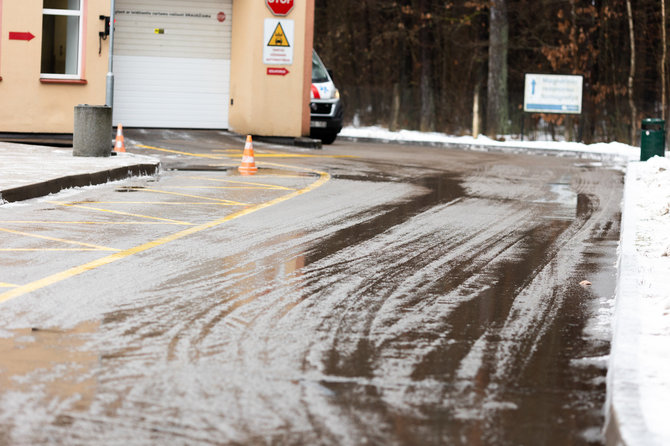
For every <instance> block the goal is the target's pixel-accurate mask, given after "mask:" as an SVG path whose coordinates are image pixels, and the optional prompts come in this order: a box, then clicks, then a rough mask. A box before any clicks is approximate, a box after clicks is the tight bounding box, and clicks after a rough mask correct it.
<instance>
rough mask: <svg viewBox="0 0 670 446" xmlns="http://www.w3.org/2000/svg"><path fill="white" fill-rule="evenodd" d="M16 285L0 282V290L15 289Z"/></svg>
mask: <svg viewBox="0 0 670 446" xmlns="http://www.w3.org/2000/svg"><path fill="white" fill-rule="evenodd" d="M16 287H18V285H14V284H12V283H5V282H0V288H16Z"/></svg>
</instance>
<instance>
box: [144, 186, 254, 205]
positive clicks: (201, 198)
mask: <svg viewBox="0 0 670 446" xmlns="http://www.w3.org/2000/svg"><path fill="white" fill-rule="evenodd" d="M142 190H143V191H146V192H154V193H156V194H166V195H176V196H178V197H188V198H198V199H200V200H206V201H212V202H215V203H224V204H229V205H232V206H248V205H249V203H240V202H239V201H232V200H223V199H221V198H210V197H201V196H200V195H190V194H179V193H177V192H168V191H165V190H158V189H142Z"/></svg>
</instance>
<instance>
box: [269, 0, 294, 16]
mask: <svg viewBox="0 0 670 446" xmlns="http://www.w3.org/2000/svg"><path fill="white" fill-rule="evenodd" d="M265 4H266V5H268V8H270V11H272V13H273V14H274V15H280V16H284V15H288V13H289V12H291V10H292V9H293V0H265Z"/></svg>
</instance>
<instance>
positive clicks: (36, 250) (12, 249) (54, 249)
mask: <svg viewBox="0 0 670 446" xmlns="http://www.w3.org/2000/svg"><path fill="white" fill-rule="evenodd" d="M99 251H119V250H118V249H95V248H0V252H99Z"/></svg>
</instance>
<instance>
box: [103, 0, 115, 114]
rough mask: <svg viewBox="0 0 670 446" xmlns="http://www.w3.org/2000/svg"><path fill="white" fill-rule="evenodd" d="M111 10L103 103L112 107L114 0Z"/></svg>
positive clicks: (112, 0)
mask: <svg viewBox="0 0 670 446" xmlns="http://www.w3.org/2000/svg"><path fill="white" fill-rule="evenodd" d="M111 3H112V5H111V12H110V13H109V62H108V67H109V68H108V70H107V94H106V96H105V105H108V106H109V107H112V108H113V107H114V9H115V8H114V4H115V2H114V0H111Z"/></svg>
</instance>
